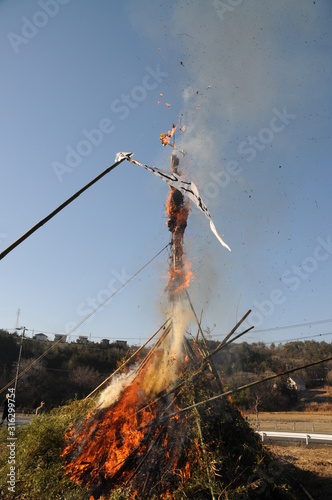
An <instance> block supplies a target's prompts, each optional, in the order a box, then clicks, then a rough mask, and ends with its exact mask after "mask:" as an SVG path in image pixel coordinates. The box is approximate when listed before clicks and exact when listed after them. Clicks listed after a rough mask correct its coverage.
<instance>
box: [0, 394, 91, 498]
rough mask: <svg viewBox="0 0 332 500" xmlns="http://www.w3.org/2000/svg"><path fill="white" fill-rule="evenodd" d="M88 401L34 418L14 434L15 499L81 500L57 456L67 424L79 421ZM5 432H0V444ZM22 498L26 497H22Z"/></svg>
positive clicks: (2, 459) (2, 469)
mask: <svg viewBox="0 0 332 500" xmlns="http://www.w3.org/2000/svg"><path fill="white" fill-rule="evenodd" d="M91 405H92V401H90V400H88V401H75V402H72V403H71V404H70V405H68V406H65V407H62V408H58V409H56V410H53V411H51V412H50V413H48V414H45V415H41V416H38V417H34V418H33V420H32V422H31V423H30V425H29V426H26V427H25V428H24V427H21V428H18V429H17V431H16V437H17V441H16V464H15V465H16V491H15V493H16V495H15V498H22V499H23V498H29V499H36V500H37V499H38V500H39V499H45V500H46V499H52V500H53V499H59V500H60V499H66V500H83V499H85V498H87V497H86V493H85V491H83V490H82V489H81V488H80V487H79V486H77V485H76V484H74V483H73V482H72V481H71V480H70V479H69V478H68V477H67V476H66V475H65V469H64V464H63V460H62V459H61V453H62V451H63V449H64V447H65V434H66V432H67V431H68V430H69V428H70V426H71V424H73V423H74V422H75V421H77V420H78V419H80V418H83V417H84V416H85V415H86V414H87V412H88V410H89V408H90V407H91ZM6 433H7V429H5V428H4V429H2V430H1V438H2V439H1V442H4V441H5V440H6ZM7 457H8V450H6V448H5V447H4V446H2V447H1V448H0V484H1V485H2V488H1V490H2V491H1V498H4V499H5V498H11V496H10V495H8V492H7V488H6V487H5V485H6V477H7V476H6V475H7V473H8V464H7ZM25 495H26V496H25Z"/></svg>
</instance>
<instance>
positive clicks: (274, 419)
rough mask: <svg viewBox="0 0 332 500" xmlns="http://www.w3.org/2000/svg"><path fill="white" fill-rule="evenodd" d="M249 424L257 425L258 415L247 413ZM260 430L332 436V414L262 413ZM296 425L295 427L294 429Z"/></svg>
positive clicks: (259, 416) (259, 417) (298, 412)
mask: <svg viewBox="0 0 332 500" xmlns="http://www.w3.org/2000/svg"><path fill="white" fill-rule="evenodd" d="M244 416H245V417H246V418H247V419H248V422H249V423H250V424H251V425H252V427H254V428H255V429H256V428H257V425H256V414H254V413H245V415H244ZM258 420H259V424H260V429H262V430H266V431H275V430H279V431H290V432H293V431H295V432H320V433H331V434H332V413H331V412H325V411H321V412H317V411H311V412H310V411H306V412H300V411H285V412H261V413H259V414H258ZM294 425H295V427H294Z"/></svg>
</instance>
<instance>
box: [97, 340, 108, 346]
mask: <svg viewBox="0 0 332 500" xmlns="http://www.w3.org/2000/svg"><path fill="white" fill-rule="evenodd" d="M99 344H100V345H103V346H108V345H110V341H109V339H101V341H100V342H99Z"/></svg>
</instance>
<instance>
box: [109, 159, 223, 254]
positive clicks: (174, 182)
mask: <svg viewBox="0 0 332 500" xmlns="http://www.w3.org/2000/svg"><path fill="white" fill-rule="evenodd" d="M133 154H134V153H122V152H120V153H117V155H116V157H115V161H116V162H117V161H120V160H122V159H124V158H125V159H126V160H127V161H129V162H130V163H133V164H135V165H138V166H140V167H143V168H145V169H146V170H148V171H149V172H152V173H153V174H155V175H156V176H157V177H159V178H160V179H162V180H163V181H164V182H167V184H168V185H169V186H171V187H173V188H175V189H178V190H179V191H180V192H181V193H182V194H183V195H184V196H187V197H188V198H189V199H190V200H191V201H192V202H193V203H195V205H196V207H197V208H199V209H200V210H201V211H202V212H203V213H204V214H205V216H206V217H207V218H208V219H209V221H210V228H211V231H212V232H213V234H214V235H215V236H216V238H217V239H218V241H219V242H220V243H221V244H222V246H223V247H225V248H227V250H229V251H231V249H230V248H229V246H228V245H227V243H225V242H224V240H223V239H222V238H221V236H220V235H219V234H218V231H217V229H216V226H215V225H214V222H213V220H212V217H211V215H210V212H209V211H208V209H207V206H206V205H205V203H204V202H203V200H202V198H201V196H200V194H199V192H198V189H197V186H196V184H195V183H194V182H192V181H190V180H185V179H183V178H181V177H180V176H179V175H177V174H176V173H175V172H166V171H165V170H160V169H159V168H156V167H149V166H148V165H146V164H145V163H141V162H140V161H137V160H134V159H133V158H132V156H133Z"/></svg>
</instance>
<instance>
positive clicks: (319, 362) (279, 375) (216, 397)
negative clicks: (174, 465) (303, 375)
mask: <svg viewBox="0 0 332 500" xmlns="http://www.w3.org/2000/svg"><path fill="white" fill-rule="evenodd" d="M331 360H332V356H329V357H328V358H325V359H320V360H319V361H315V362H313V363H308V364H306V365H302V366H298V367H297V368H292V369H291V370H286V371H284V372H282V373H278V374H276V375H270V376H269V377H264V378H262V379H260V380H256V382H250V383H249V384H245V385H242V386H241V387H237V388H236V389H232V390H230V391H227V392H223V393H222V394H217V395H216V396H212V398H208V399H204V400H203V401H200V402H199V403H195V404H193V405H190V406H187V407H186V408H182V409H181V410H178V411H176V412H174V413H172V414H168V415H166V417H167V418H171V417H174V416H176V415H178V414H179V413H183V412H185V411H188V410H192V409H193V408H196V407H197V406H202V405H205V404H207V403H210V402H211V401H215V400H216V399H220V398H224V397H226V396H231V395H232V394H235V393H236V392H240V391H243V390H244V389H249V387H254V386H255V385H259V384H263V383H264V382H267V381H269V380H274V379H276V378H279V377H282V376H284V375H289V374H290V373H294V372H297V371H299V370H304V369H305V368H310V367H311V366H316V365H319V364H321V363H326V362H327V361H331Z"/></svg>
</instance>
